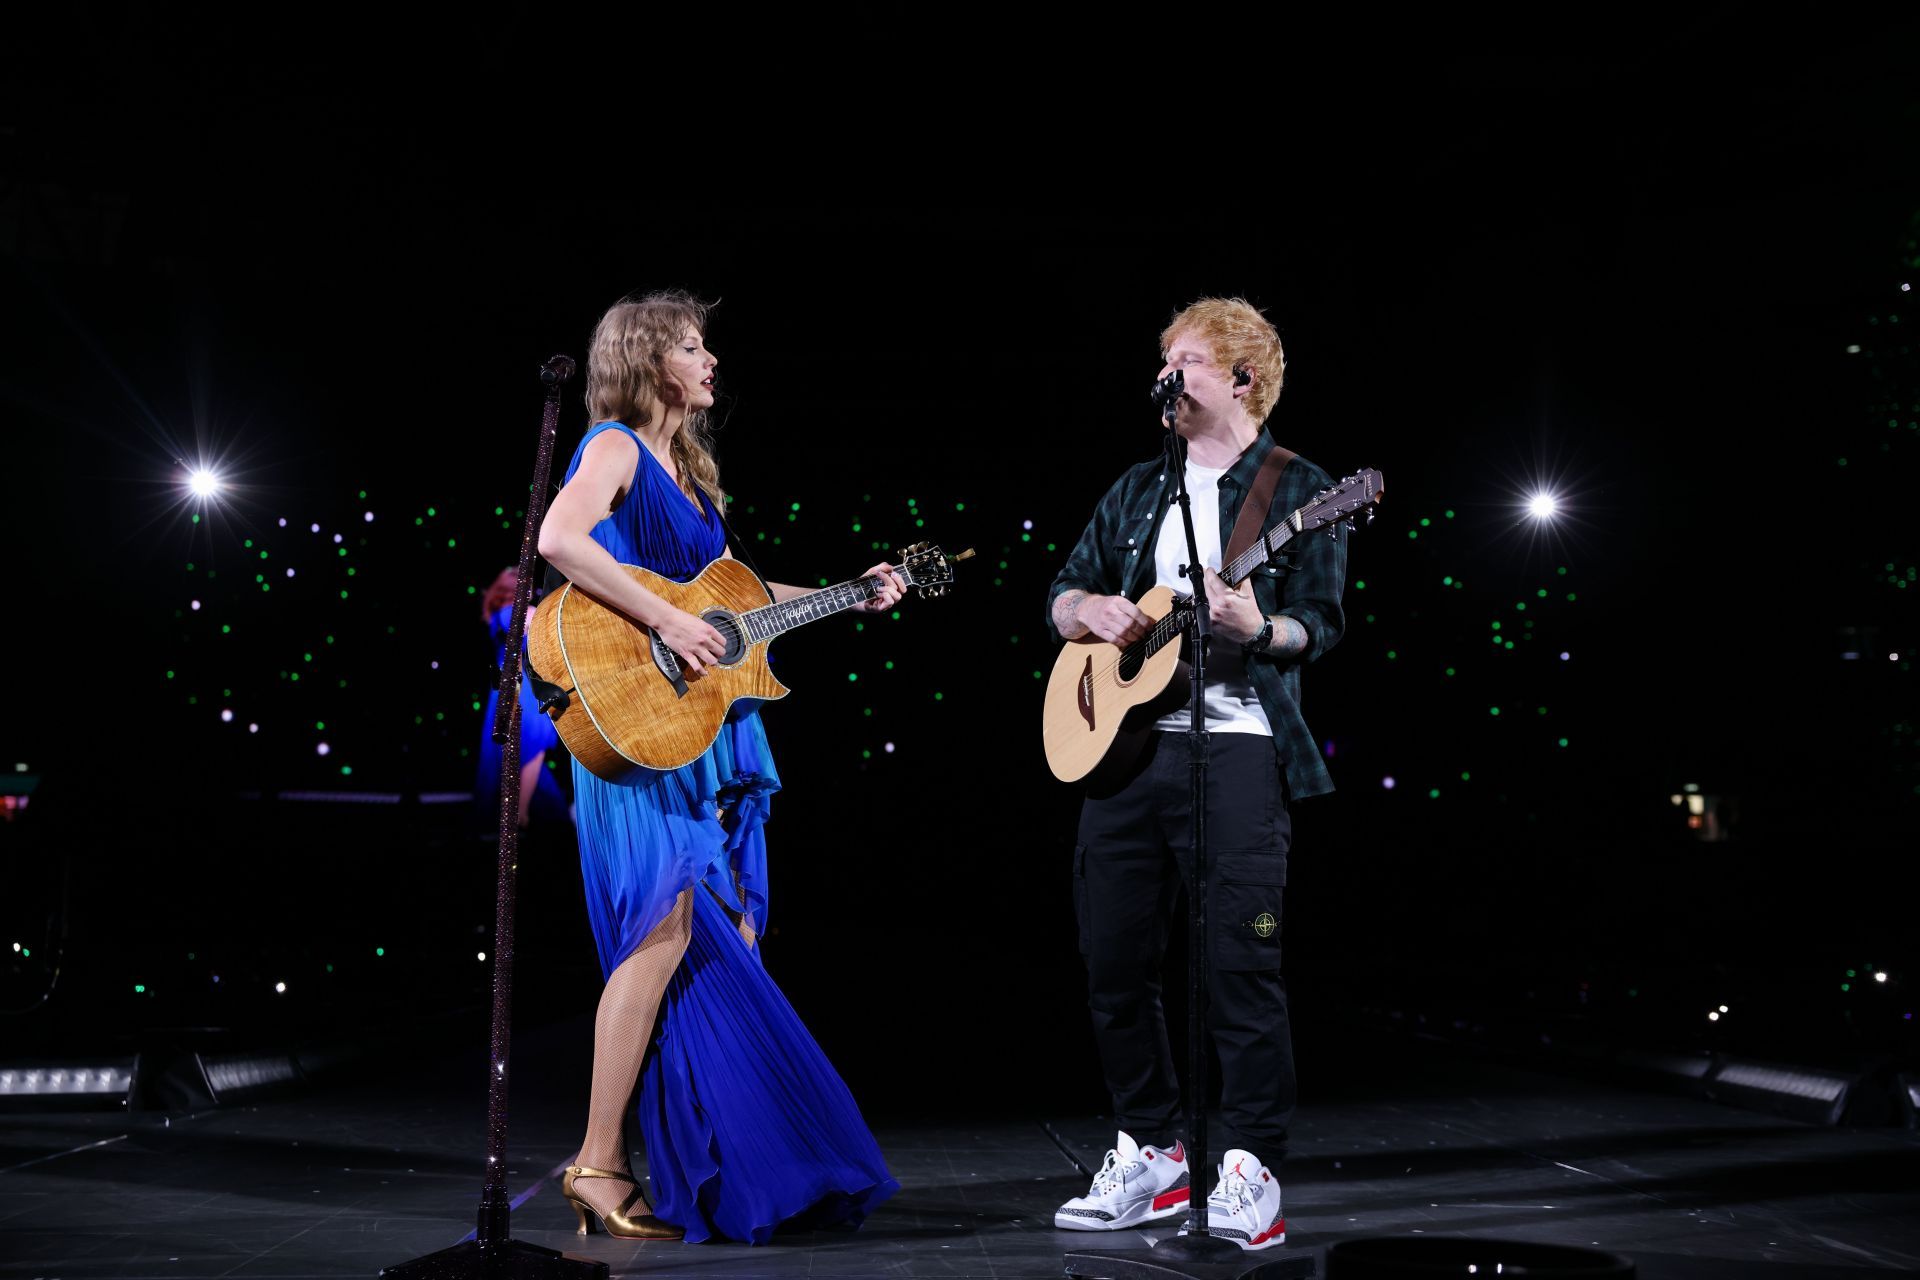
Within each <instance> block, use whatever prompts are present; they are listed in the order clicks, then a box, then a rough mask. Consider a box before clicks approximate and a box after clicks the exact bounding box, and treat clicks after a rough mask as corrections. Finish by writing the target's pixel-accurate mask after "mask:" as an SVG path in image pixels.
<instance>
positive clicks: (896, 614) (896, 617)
mask: <svg viewBox="0 0 1920 1280" xmlns="http://www.w3.org/2000/svg"><path fill="white" fill-rule="evenodd" d="M887 616H888V617H889V618H892V619H893V620H894V621H895V622H898V621H900V611H899V610H898V609H895V610H894V611H893V612H892V613H890V614H888V615H887Z"/></svg>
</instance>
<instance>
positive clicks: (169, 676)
mask: <svg viewBox="0 0 1920 1280" xmlns="http://www.w3.org/2000/svg"><path fill="white" fill-rule="evenodd" d="M167 679H169V680H171V679H173V672H171V671H169V672H167Z"/></svg>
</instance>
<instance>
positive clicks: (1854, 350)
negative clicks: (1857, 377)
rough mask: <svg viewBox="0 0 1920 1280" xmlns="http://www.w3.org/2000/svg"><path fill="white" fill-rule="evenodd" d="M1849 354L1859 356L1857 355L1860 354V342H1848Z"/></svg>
mask: <svg viewBox="0 0 1920 1280" xmlns="http://www.w3.org/2000/svg"><path fill="white" fill-rule="evenodd" d="M1847 354H1848V355H1850V356H1857V355H1859V354H1860V344H1859V343H1857V342H1852V343H1848V344H1847Z"/></svg>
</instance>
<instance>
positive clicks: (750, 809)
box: [566, 422, 899, 1244]
mask: <svg viewBox="0 0 1920 1280" xmlns="http://www.w3.org/2000/svg"><path fill="white" fill-rule="evenodd" d="M603 431H627V428H626V427H624V426H622V425H621V424H619V423H617V422H605V423H600V424H598V425H596V426H595V427H594V428H593V429H592V430H591V431H589V432H588V433H587V435H586V438H585V439H583V440H582V441H581V442H580V447H579V448H578V449H576V450H574V454H573V460H572V461H571V462H570V463H569V464H568V466H567V473H566V478H567V479H568V480H571V479H572V478H573V475H574V472H576V471H577V470H579V468H580V459H581V457H582V456H583V455H584V454H585V452H586V448H587V443H588V442H589V441H591V440H592V439H593V438H594V437H595V436H597V435H599V434H600V433H601V432H603ZM627 433H628V435H630V436H631V435H632V432H630V431H628V432H627ZM634 441H635V443H636V445H638V446H639V450H640V460H639V464H638V466H637V467H636V468H635V470H634V474H633V479H632V481H631V482H630V483H629V485H628V486H627V496H626V498H625V500H624V501H622V502H621V504H620V506H619V508H618V509H617V510H615V511H614V512H613V513H612V514H611V515H609V516H608V517H607V518H606V519H605V520H602V521H601V522H600V523H599V524H598V525H596V526H594V530H593V538H594V541H596V542H598V543H599V544H600V545H601V546H603V547H605V548H606V549H607V550H608V551H609V552H611V553H612V555H613V558H614V559H615V560H618V561H619V562H620V563H622V564H636V565H640V566H641V567H643V568H646V569H651V570H652V571H653V572H655V573H658V574H660V575H662V576H663V577H667V578H672V579H674V580H675V581H680V582H684V581H687V580H688V579H690V578H692V577H694V576H695V575H696V574H698V573H699V572H700V570H702V569H703V568H705V567H706V566H707V565H708V564H709V563H711V562H712V561H714V560H716V559H718V558H719V557H720V556H721V555H722V554H723V553H724V551H725V549H726V533H725V530H724V529H723V528H722V526H721V524H720V520H719V518H718V516H717V515H716V514H715V513H714V510H713V507H712V504H711V503H709V502H708V501H707V498H706V496H705V495H704V494H702V495H700V506H699V507H698V509H696V508H695V507H694V505H693V503H692V501H690V500H689V499H688V497H687V496H686V494H685V493H683V492H682V491H681V489H680V487H679V486H678V485H676V484H675V483H674V482H673V480H672V479H671V478H670V477H669V476H668V475H667V473H666V471H665V469H664V468H662V467H661V466H660V464H659V462H658V460H656V459H655V458H654V456H653V454H652V453H650V452H649V451H648V450H647V447H646V446H645V445H644V444H640V442H639V438H638V437H637V436H636V437H634ZM573 778H574V816H575V821H576V823H577V825H578V828H579V835H580V869H581V874H582V877H583V879H584V881H585V883H586V895H587V915H588V918H589V920H590V921H591V922H592V925H593V936H594V942H595V944H596V946H597V947H598V949H599V954H600V969H601V973H602V975H603V976H607V975H611V974H612V973H613V971H614V969H615V968H617V967H618V966H619V965H620V963H621V962H622V961H623V960H625V959H626V958H627V957H628V956H630V955H632V954H633V952H634V951H635V949H637V948H638V947H639V945H640V942H641V940H642V939H644V938H645V937H646V936H647V934H648V933H649V932H651V931H652V929H653V927H654V926H655V925H657V924H659V923H660V921H661V920H662V919H664V918H665V916H666V914H667V912H668V910H669V909H670V908H671V907H672V906H673V903H674V900H675V899H676V898H678V897H679V896H680V894H681V892H682V891H684V890H685V889H686V888H688V887H689V886H690V885H695V884H704V885H705V886H706V888H707V889H711V890H712V892H711V893H709V892H707V891H706V890H705V889H703V890H701V891H698V892H696V893H695V894H694V895H693V904H694V905H693V937H692V941H691V943H690V944H689V946H688V948H687V955H686V959H685V960H684V961H683V962H682V963H681V965H680V968H679V970H678V971H677V972H675V974H674V975H673V978H672V979H671V981H670V982H669V983H668V985H667V990H666V994H665V997H664V999H663V1000H662V1003H661V1010H660V1018H659V1022H658V1024H657V1026H656V1028H655V1035H654V1040H655V1044H654V1052H652V1053H650V1054H649V1055H648V1057H647V1060H646V1065H645V1066H644V1067H643V1068H642V1070H641V1075H640V1090H639V1116H640V1126H641V1131H642V1134H643V1135H644V1138H645V1141H646V1147H647V1167H648V1170H649V1172H650V1173H651V1175H652V1178H653V1201H654V1212H655V1213H657V1214H658V1215H659V1216H660V1217H661V1218H663V1219H665V1220H666V1221H668V1222H671V1223H673V1224H674V1225H676V1226H678V1227H681V1228H682V1229H684V1230H685V1232H686V1238H687V1239H688V1240H689V1241H694V1242H697V1241H702V1240H709V1239H713V1238H715V1237H721V1238H725V1239H730V1240H744V1241H748V1242H751V1243H753V1244H763V1243H765V1242H766V1241H767V1240H769V1239H771V1238H772V1235H773V1233H774V1230H775V1228H777V1227H779V1226H780V1225H781V1224H782V1223H787V1222H791V1221H794V1220H800V1221H803V1222H804V1223H805V1224H806V1225H809V1226H819V1225H827V1224H831V1223H843V1224H857V1223H859V1222H860V1221H861V1220H862V1219H863V1218H865V1217H866V1215H867V1213H868V1211H870V1210H871V1209H872V1208H873V1207H874V1206H875V1205H877V1204H878V1203H880V1201H882V1200H884V1199H886V1197H887V1196H889V1195H891V1194H892V1193H893V1192H894V1191H896V1190H898V1189H899V1184H898V1183H897V1182H895V1181H894V1180H893V1178H892V1177H891V1176H890V1175H889V1174H888V1172H887V1166H886V1161H885V1160H884V1159H883V1158H882V1157H881V1154H880V1148H879V1145H878V1144H877V1143H875V1142H874V1140H873V1135H872V1133H870V1132H869V1131H868V1129H867V1125H866V1122H865V1121H864V1120H863V1119H862V1118H861V1116H860V1109H859V1107H858V1106H857V1105H855V1103H854V1101H853V1097H852V1095H851V1094H849V1093H848V1092H847V1087H846V1085H845V1084H843V1083H842V1082H841V1080H840V1077H839V1076H838V1075H837V1074H835V1072H834V1070H833V1067H832V1064H830V1063H829V1062H828V1061H827V1059H826V1055H825V1054H823V1053H822V1052H821V1051H820V1046H819V1045H817V1044H815V1043H814V1040H813V1037H812V1036H811V1035H809V1034H808V1033H807V1029H806V1028H805V1027H804V1026H802V1025H801V1022H800V1019H799V1016H798V1015H797V1014H795V1013H794V1011H793V1006H792V1005H790V1004H788V1003H787V999H786V997H785V996H783V995H781V994H780V989H779V988H778V987H776V986H775V985H774V983H773V979H771V978H770V977H768V976H767V972H766V970H765V969H764V968H763V967H762V966H761V963H760V954H759V949H758V947H757V946H755V947H754V948H751V949H749V948H748V947H747V946H746V944H745V943H744V942H743V941H742V940H741V938H740V935H739V932H738V931H737V930H736V929H735V927H734V924H733V921H732V919H731V918H730V917H729V916H728V914H727V912H726V911H725V910H723V909H722V908H721V906H720V903H721V902H726V903H737V902H739V898H738V896H737V895H738V894H739V893H740V892H744V893H745V895H746V906H745V910H746V913H747V914H748V915H749V916H750V917H751V918H752V921H753V924H754V928H755V932H756V933H757V934H760V935H764V934H765V932H766V923H767V850H766V838H765V833H764V828H765V825H766V821H767V815H768V810H769V802H770V800H771V798H772V796H773V793H774V792H775V791H777V790H779V788H780V775H779V773H778V772H776V771H775V769H774V765H773V754H772V752H771V751H770V750H769V748H768V746H767V735H766V732H765V730H764V729H763V728H762V727H761V724H760V715H759V712H758V711H757V710H756V709H754V704H751V703H736V704H735V706H734V713H733V715H732V716H731V717H730V718H729V719H728V721H727V723H726V724H725V725H724V726H723V727H722V729H721V731H720V736H719V737H718V738H717V739H716V740H715V741H714V744H713V746H711V747H709V748H708V749H707V752H706V754H705V755H703V756H701V757H700V758H699V759H698V760H695V761H694V762H693V763H691V764H689V765H686V766H684V767H682V768H679V769H675V770H672V771H671V772H665V773H651V772H650V773H646V774H644V775H643V776H641V777H640V778H638V779H636V780H631V781H626V782H619V783H613V782H608V781H606V780H604V779H602V778H599V777H596V776H595V775H593V774H592V773H589V772H588V771H587V770H585V769H584V768H582V767H581V766H580V763H579V761H578V760H576V761H575V762H574V766H573ZM719 809H725V810H726V811H727V818H726V821H725V823H724V824H723V823H722V821H721V820H720V818H719V816H718V813H717V810H719ZM736 885H737V888H736ZM716 894H717V895H718V900H716V898H715V895H716Z"/></svg>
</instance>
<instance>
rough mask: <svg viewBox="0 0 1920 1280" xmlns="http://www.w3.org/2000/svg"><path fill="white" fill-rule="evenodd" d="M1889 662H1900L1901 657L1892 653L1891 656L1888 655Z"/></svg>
mask: <svg viewBox="0 0 1920 1280" xmlns="http://www.w3.org/2000/svg"><path fill="white" fill-rule="evenodd" d="M1887 661H1888V662H1898V661H1900V655H1899V654H1897V653H1890V654H1888V655H1887Z"/></svg>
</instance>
